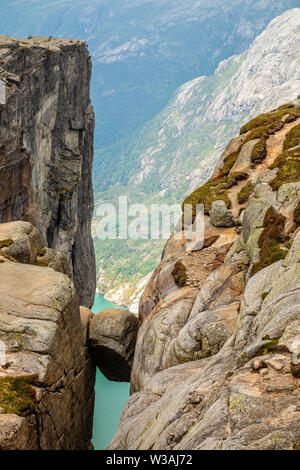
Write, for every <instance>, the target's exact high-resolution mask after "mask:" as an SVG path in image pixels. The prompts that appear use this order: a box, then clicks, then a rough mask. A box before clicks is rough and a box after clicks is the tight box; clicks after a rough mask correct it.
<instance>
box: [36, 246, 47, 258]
mask: <svg viewBox="0 0 300 470" xmlns="http://www.w3.org/2000/svg"><path fill="white" fill-rule="evenodd" d="M46 251H47V250H46V248H42V249H41V250H40V251H39V252H38V256H45V254H46Z"/></svg>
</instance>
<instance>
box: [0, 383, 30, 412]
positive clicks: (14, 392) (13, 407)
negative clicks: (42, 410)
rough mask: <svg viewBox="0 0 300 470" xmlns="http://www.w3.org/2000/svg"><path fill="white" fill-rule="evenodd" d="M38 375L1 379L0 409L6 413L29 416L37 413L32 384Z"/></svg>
mask: <svg viewBox="0 0 300 470" xmlns="http://www.w3.org/2000/svg"><path fill="white" fill-rule="evenodd" d="M36 379H37V376H36V375H29V376H26V377H1V378H0V407H1V408H2V409H3V411H4V412H5V413H10V414H16V415H18V416H27V415H29V414H33V413H36V412H37V403H36V398H35V390H34V388H33V387H32V386H31V384H32V383H33V382H34V381H35V380H36Z"/></svg>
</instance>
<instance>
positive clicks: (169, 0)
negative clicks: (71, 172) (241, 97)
mask: <svg viewBox="0 0 300 470" xmlns="http://www.w3.org/2000/svg"><path fill="white" fill-rule="evenodd" d="M297 6H299V2H298V0H209V1H208V0H113V1H111V0H59V1H57V0H56V1H54V0H43V1H36V0H11V1H9V2H6V3H4V2H2V3H1V5H0V31H1V32H2V34H8V35H11V36H18V37H23V36H24V37H26V36H28V35H47V36H48V35H52V36H55V37H59V36H62V37H76V38H80V39H84V40H87V41H88V44H89V48H90V51H91V54H92V56H93V63H94V77H93V87H92V98H93V103H94V105H95V110H96V116H97V121H98V128H97V129H96V149H97V150H99V154H98V153H97V154H96V164H95V183H96V186H97V189H98V190H102V189H103V188H104V187H107V186H108V185H109V184H114V183H115V182H116V181H119V180H123V176H124V175H125V173H126V171H127V169H128V167H127V165H126V164H125V165H124V163H123V162H122V165H120V164H119V156H120V155H121V154H123V153H124V152H126V149H127V147H128V145H130V142H131V134H132V132H136V131H137V130H139V129H140V128H141V127H142V126H143V124H144V123H145V122H146V121H148V120H149V119H151V118H152V117H153V116H155V115H156V114H157V113H158V112H159V111H160V110H161V109H162V108H163V106H164V105H165V104H166V103H167V102H168V100H169V99H170V98H171V96H172V93H173V92H174V91H175V90H176V89H177V88H178V87H179V86H180V85H181V84H182V83H185V82H186V81H188V80H191V79H192V78H194V77H197V76H199V75H204V74H205V75H208V74H209V75H210V74H211V73H213V71H214V70H215V68H216V67H217V65H218V63H219V62H220V61H222V60H224V59H226V58H228V57H230V56H231V55H232V54H239V53H241V52H243V51H244V50H245V49H247V47H249V44H250V43H251V42H252V41H253V39H254V38H255V37H256V36H257V35H258V34H259V33H260V32H261V31H263V29H264V28H265V27H266V25H267V24H268V22H269V21H270V20H271V19H272V18H274V17H276V16H277V15H280V14H281V13H283V12H284V11H286V10H288V9H291V8H295V7H297Z"/></svg>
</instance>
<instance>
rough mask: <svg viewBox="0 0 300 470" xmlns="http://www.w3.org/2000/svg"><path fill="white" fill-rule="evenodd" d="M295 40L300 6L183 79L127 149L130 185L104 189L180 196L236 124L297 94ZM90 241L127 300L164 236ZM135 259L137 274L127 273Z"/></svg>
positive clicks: (204, 173)
mask: <svg viewBox="0 0 300 470" xmlns="http://www.w3.org/2000/svg"><path fill="white" fill-rule="evenodd" d="M299 42H300V10H299V9H294V10H291V11H289V12H286V13H284V14H283V15H281V16H280V17H278V18H276V19H274V20H273V21H272V22H271V24H270V25H269V26H268V28H267V29H266V30H265V31H264V32H263V33H262V34H261V35H260V36H259V37H258V38H257V39H256V40H255V41H254V43H253V44H252V45H251V47H250V48H249V50H248V51H246V52H245V53H243V54H242V55H239V56H234V57H232V58H230V59H228V60H227V61H225V62H222V63H221V64H220V65H219V66H218V68H217V70H216V72H215V74H214V75H213V76H211V77H199V78H196V79H194V80H192V81H191V82H188V83H187V84H185V85H183V86H182V87H181V88H180V89H179V90H178V92H177V93H176V94H175V95H174V97H173V99H172V100H171V101H170V103H169V104H168V106H167V107H166V109H165V110H164V111H163V112H162V113H161V114H160V115H158V116H157V117H156V118H155V119H154V120H153V121H152V122H150V123H149V124H148V125H147V126H145V127H144V129H143V131H142V132H141V133H140V134H139V136H138V138H137V139H136V140H135V141H134V142H133V143H132V147H130V148H129V151H128V153H126V155H125V156H124V162H125V161H126V166H127V168H128V169H130V168H131V165H133V167H134V169H132V168H131V173H130V171H129V172H128V174H129V175H130V174H131V175H132V176H131V177H129V183H128V185H127V187H124V186H121V187H115V188H114V189H113V190H111V191H109V192H107V193H102V194H101V196H102V197H103V198H104V199H108V200H115V199H116V198H117V197H118V195H119V194H129V196H130V197H131V199H133V200H134V199H135V200H139V201H144V202H146V203H149V202H151V201H153V202H157V201H159V202H162V201H164V202H171V201H173V202H174V201H175V202H180V201H181V200H182V198H183V197H184V195H186V194H187V193H189V192H191V191H192V190H193V189H194V188H195V187H197V185H199V184H201V183H203V182H205V181H206V180H207V179H208V178H209V176H210V174H211V172H212V169H213V167H214V165H215V163H216V161H217V159H218V158H219V156H220V154H221V152H222V151H223V150H224V147H225V143H226V141H228V139H230V138H232V137H233V136H234V135H235V133H236V132H237V130H238V128H239V126H241V125H242V124H243V123H244V122H246V121H247V120H249V119H251V117H253V116H255V115H256V114H258V113H261V112H265V111H267V110H269V108H270V103H272V104H273V106H274V107H276V106H279V105H280V104H282V103H284V102H287V101H288V100H290V99H294V98H296V96H297V95H298V94H299V89H300V51H299V47H298V44H299ZM124 166H125V163H124ZM99 196H100V194H99ZM95 243H96V245H95V246H96V256H97V258H98V262H99V264H102V265H105V267H106V269H105V272H104V273H100V276H99V277H100V282H99V285H100V286H101V289H102V291H107V290H108V289H109V288H111V287H112V286H115V289H113V290H112V291H111V292H109V294H108V298H110V299H112V300H114V301H119V302H121V303H122V302H126V303H128V302H130V300H129V298H130V296H132V294H133V287H134V285H135V284H136V283H137V282H138V281H139V280H140V279H141V278H142V277H143V275H145V274H147V269H145V268H147V267H148V269H149V268H150V269H149V271H151V270H152V269H153V268H154V266H155V263H156V260H157V258H158V257H159V255H160V250H161V248H162V243H160V244H158V243H157V242H155V243H153V242H152V241H149V242H143V243H142V242H141V243H136V244H133V243H132V241H131V243H130V245H129V244H127V246H126V243H125V242H123V241H120V242H118V244H117V243H116V242H114V241H112V242H110V244H108V243H107V242H106V244H105V245H104V244H103V243H102V242H99V241H97V240H96V242H95ZM107 245H108V246H107ZM104 246H105V250H104V249H102V248H103V247H104ZM118 248H119V251H118ZM126 248H127V250H126ZM141 249H142V251H144V252H145V251H147V252H148V256H147V266H146V265H145V264H144V262H143V258H141V257H140V256H136V255H138V254H139V253H140V252H141ZM106 252H109V253H110V257H109V258H108V257H106V255H105V253H106ZM111 255H112V256H111ZM133 257H134V260H133ZM120 259H121V260H122V271H121V270H120ZM102 260H103V261H102ZM132 261H134V267H135V269H136V271H135V273H136V274H138V276H137V277H135V276H132V267H133V265H132ZM123 266H124V268H123ZM126 268H127V271H126ZM122 287H123V289H122Z"/></svg>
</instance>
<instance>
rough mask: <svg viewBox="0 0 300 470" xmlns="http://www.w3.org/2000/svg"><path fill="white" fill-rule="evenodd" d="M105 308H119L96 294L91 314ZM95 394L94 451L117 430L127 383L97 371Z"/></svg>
mask: <svg viewBox="0 0 300 470" xmlns="http://www.w3.org/2000/svg"><path fill="white" fill-rule="evenodd" d="M106 308H120V307H119V306H118V305H115V304H112V303H111V302H109V301H108V300H105V299H104V297H103V295H100V294H96V295H95V302H94V305H93V308H92V311H93V313H99V312H101V310H104V309H106ZM95 392H96V397H95V411H94V429H93V444H94V447H95V449H96V450H103V449H105V448H106V447H107V446H108V444H109V443H110V441H111V440H112V438H113V436H114V434H115V432H116V430H117V427H118V422H119V418H120V414H121V411H122V408H123V406H124V405H125V402H126V401H127V400H128V398H129V383H123V382H121V383H120V382H112V381H110V380H107V379H106V377H104V375H103V374H101V372H100V371H99V370H98V369H97V375H96V385H95Z"/></svg>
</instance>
